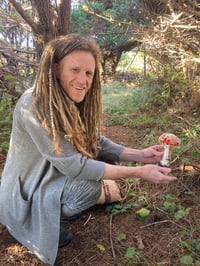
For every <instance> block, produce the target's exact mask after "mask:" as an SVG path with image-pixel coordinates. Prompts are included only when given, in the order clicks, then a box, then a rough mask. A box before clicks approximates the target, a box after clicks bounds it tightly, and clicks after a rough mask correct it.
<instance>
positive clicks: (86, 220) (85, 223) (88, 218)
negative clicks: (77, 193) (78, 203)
mask: <svg viewBox="0 0 200 266" xmlns="http://www.w3.org/2000/svg"><path fill="white" fill-rule="evenodd" d="M91 217H92V215H91V214H90V215H89V217H88V218H87V220H86V221H85V223H84V224H83V226H86V224H87V223H88V222H89V220H90V219H91Z"/></svg>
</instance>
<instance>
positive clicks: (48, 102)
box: [33, 34, 102, 158]
mask: <svg viewBox="0 0 200 266" xmlns="http://www.w3.org/2000/svg"><path fill="white" fill-rule="evenodd" d="M75 50H82V51H88V52H90V53H91V54H92V55H93V57H94V59H95V65H96V69H95V74H94V78H93V83H92V86H91V89H90V90H89V91H88V92H87V94H86V96H85V98H84V100H83V101H82V102H81V103H79V106H78V107H77V106H76V105H75V103H74V102H73V101H72V100H71V99H70V98H69V97H68V95H67V94H66V93H65V92H64V90H63V89H62V88H61V87H60V83H59V82H58V80H57V78H56V74H55V71H54V68H55V64H57V63H59V61H60V60H61V59H62V58H63V57H64V56H66V55H67V54H69V53H71V52H72V51H75ZM33 99H34V107H35V111H36V114H37V116H38V118H39V120H40V121H41V123H42V125H43V127H44V128H45V129H46V131H47V132H48V134H49V135H50V136H51V137H52V139H53V144H54V151H55V153H57V154H59V153H61V152H62V148H61V147H60V141H59V132H61V131H63V132H64V134H65V137H66V138H67V139H68V140H70V141H71V143H72V144H73V145H74V146H75V148H76V149H77V150H78V151H79V152H80V153H82V154H83V155H85V156H87V157H89V158H93V157H94V156H95V155H96V153H97V151H98V141H99V136H100V132H101V128H102V104H101V83H100V50H99V48H98V46H97V45H96V43H95V42H94V40H92V39H90V38H85V37H80V36H78V35H74V34H69V35H67V36H63V37H60V38H57V39H55V40H53V41H51V42H50V43H49V44H47V46H46V48H45V50H44V52H43V55H42V58H41V61H40V65H39V69H38V73H37V76H36V82H35V87H34V91H33Z"/></svg>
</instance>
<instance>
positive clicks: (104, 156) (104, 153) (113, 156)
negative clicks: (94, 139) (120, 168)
mask: <svg viewBox="0 0 200 266" xmlns="http://www.w3.org/2000/svg"><path fill="white" fill-rule="evenodd" d="M100 144H101V150H100V151H99V154H98V157H97V159H98V160H100V161H105V162H108V163H112V164H113V163H114V164H115V163H119V161H120V159H119V156H120V154H121V153H122V152H123V150H124V149H125V147H123V146H122V145H119V144H117V143H115V142H113V141H111V140H109V139H108V138H106V137H104V136H102V137H101V139H100Z"/></svg>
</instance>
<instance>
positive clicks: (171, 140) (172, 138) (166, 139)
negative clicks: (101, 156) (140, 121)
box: [158, 133, 181, 146]
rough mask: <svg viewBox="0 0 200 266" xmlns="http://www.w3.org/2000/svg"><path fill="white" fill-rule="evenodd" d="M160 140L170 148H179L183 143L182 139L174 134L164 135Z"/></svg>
mask: <svg viewBox="0 0 200 266" xmlns="http://www.w3.org/2000/svg"><path fill="white" fill-rule="evenodd" d="M158 140H159V142H160V143H162V144H166V145H170V146H178V145H180V143H181V142H180V139H179V138H178V137H177V136H176V135H174V134H172V133H163V134H162V135H161V136H160V137H159V139H158Z"/></svg>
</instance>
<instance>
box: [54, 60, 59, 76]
mask: <svg viewBox="0 0 200 266" xmlns="http://www.w3.org/2000/svg"><path fill="white" fill-rule="evenodd" d="M53 71H54V74H55V76H56V78H59V64H57V63H56V64H54V66H53Z"/></svg>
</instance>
